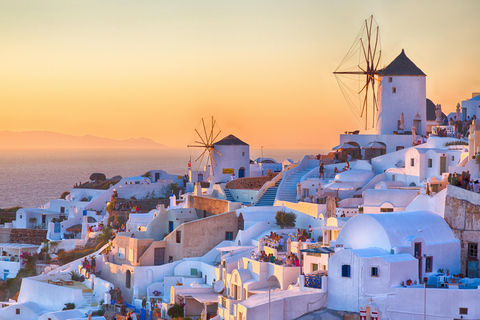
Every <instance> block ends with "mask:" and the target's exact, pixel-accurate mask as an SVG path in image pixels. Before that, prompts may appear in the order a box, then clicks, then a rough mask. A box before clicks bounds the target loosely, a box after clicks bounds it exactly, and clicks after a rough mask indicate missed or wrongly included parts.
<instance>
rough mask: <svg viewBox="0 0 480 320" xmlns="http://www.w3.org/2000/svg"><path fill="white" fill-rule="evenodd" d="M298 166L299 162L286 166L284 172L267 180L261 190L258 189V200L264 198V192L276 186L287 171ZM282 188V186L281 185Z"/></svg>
mask: <svg viewBox="0 0 480 320" xmlns="http://www.w3.org/2000/svg"><path fill="white" fill-rule="evenodd" d="M296 166H298V163H292V164H291V165H289V166H288V167H287V168H285V170H283V171H282V172H280V173H279V174H277V175H276V176H275V177H274V178H273V179H272V180H270V181H268V182H266V183H265V184H264V185H263V186H262V188H260V190H259V191H258V193H257V201H256V202H258V201H260V199H261V198H262V196H263V194H264V193H265V192H267V190H268V189H270V188H271V187H275V184H276V183H277V182H278V181H279V180H281V179H283V177H284V175H285V172H287V171H289V170H291V169H293V168H295V167H296ZM279 188H280V186H279Z"/></svg>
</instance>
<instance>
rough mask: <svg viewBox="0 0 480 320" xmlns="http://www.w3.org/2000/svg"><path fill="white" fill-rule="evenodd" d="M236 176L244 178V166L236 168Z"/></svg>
mask: <svg viewBox="0 0 480 320" xmlns="http://www.w3.org/2000/svg"><path fill="white" fill-rule="evenodd" d="M238 177H239V178H245V168H244V167H241V168H240V169H238Z"/></svg>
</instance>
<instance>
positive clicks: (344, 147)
mask: <svg viewBox="0 0 480 320" xmlns="http://www.w3.org/2000/svg"><path fill="white" fill-rule="evenodd" d="M340 149H342V150H348V149H358V147H357V146H354V145H353V144H350V143H342V144H339V145H338V146H336V147H333V148H332V150H340Z"/></svg>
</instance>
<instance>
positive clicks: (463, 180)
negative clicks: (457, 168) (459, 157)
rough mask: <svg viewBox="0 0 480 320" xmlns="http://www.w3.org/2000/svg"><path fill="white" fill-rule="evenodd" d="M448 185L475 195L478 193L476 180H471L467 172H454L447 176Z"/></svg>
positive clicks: (478, 188) (478, 185) (478, 187)
mask: <svg viewBox="0 0 480 320" xmlns="http://www.w3.org/2000/svg"><path fill="white" fill-rule="evenodd" d="M448 183H449V184H451V185H453V186H456V187H460V188H463V189H466V190H470V191H473V192H476V193H478V192H479V191H480V184H479V183H478V180H473V179H471V177H470V171H469V170H467V171H463V172H462V174H458V173H456V172H455V173H450V174H448Z"/></svg>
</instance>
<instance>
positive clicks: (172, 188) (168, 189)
mask: <svg viewBox="0 0 480 320" xmlns="http://www.w3.org/2000/svg"><path fill="white" fill-rule="evenodd" d="M181 189H182V188H180V186H179V185H178V184H177V183H169V184H168V185H166V186H165V187H163V189H162V198H164V199H168V198H169V197H170V195H171V194H172V193H173V194H174V195H175V196H177V197H178V194H179V191H180V190H181Z"/></svg>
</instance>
